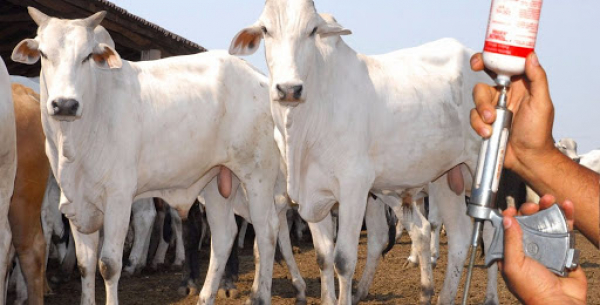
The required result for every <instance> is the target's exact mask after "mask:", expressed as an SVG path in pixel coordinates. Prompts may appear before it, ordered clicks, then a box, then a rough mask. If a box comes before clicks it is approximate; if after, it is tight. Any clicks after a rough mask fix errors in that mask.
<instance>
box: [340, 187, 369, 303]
mask: <svg viewBox="0 0 600 305" xmlns="http://www.w3.org/2000/svg"><path fill="white" fill-rule="evenodd" d="M368 193H369V188H368V187H363V186H359V185H349V186H348V188H347V189H346V188H344V186H343V185H342V189H341V194H340V208H339V215H340V216H339V225H340V227H339V232H338V235H337V240H336V244H335V250H334V267H335V271H336V273H337V275H338V282H339V287H340V297H339V304H351V303H352V277H353V276H354V269H355V268H356V258H357V255H358V254H357V251H358V241H359V238H360V230H361V227H362V221H363V217H364V216H365V208H366V205H367V195H368Z"/></svg>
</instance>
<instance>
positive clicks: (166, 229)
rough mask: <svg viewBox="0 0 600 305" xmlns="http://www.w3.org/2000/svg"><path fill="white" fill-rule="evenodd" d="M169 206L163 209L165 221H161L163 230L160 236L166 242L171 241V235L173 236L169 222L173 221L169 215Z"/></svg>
mask: <svg viewBox="0 0 600 305" xmlns="http://www.w3.org/2000/svg"><path fill="white" fill-rule="evenodd" d="M170 209H171V208H170V207H167V209H166V211H165V222H164V223H163V231H162V237H163V240H164V241H165V242H166V243H170V242H171V237H172V236H173V227H172V226H171V223H172V222H173V218H172V217H171V211H170Z"/></svg>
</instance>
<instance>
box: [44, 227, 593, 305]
mask: <svg viewBox="0 0 600 305" xmlns="http://www.w3.org/2000/svg"><path fill="white" fill-rule="evenodd" d="M441 243H442V244H441V246H440V248H441V249H440V250H441V253H440V259H439V262H438V266H437V268H436V269H435V270H434V276H435V292H436V294H435V296H434V302H435V301H436V300H437V294H438V293H439V291H440V289H441V286H442V283H443V275H444V271H445V268H446V255H447V243H446V238H445V237H442V240H441ZM577 243H578V244H577V247H578V248H579V249H580V250H581V263H582V266H583V267H584V269H585V272H586V275H587V277H588V287H589V290H588V304H600V251H598V250H597V249H596V248H594V246H593V245H592V244H591V243H589V242H588V241H587V240H586V239H585V238H584V237H583V235H581V234H577ZM294 250H295V252H296V255H295V258H296V262H297V263H298V266H299V268H300V271H301V273H302V275H303V276H304V279H305V281H306V284H307V296H308V303H309V304H319V303H320V283H319V269H318V267H317V263H316V260H315V253H314V250H313V248H312V244H311V243H309V242H302V243H300V244H299V246H295V247H294ZM409 251H410V240H409V238H408V236H407V234H404V236H403V238H402V240H401V242H400V243H399V244H397V245H396V246H395V247H394V248H393V249H392V251H390V253H388V254H387V255H386V257H385V259H384V260H383V262H382V264H381V265H380V267H379V269H378V271H377V274H376V275H375V280H374V282H373V285H372V287H371V289H370V291H369V296H368V298H367V300H366V301H365V302H364V303H363V304H416V303H418V300H419V292H420V285H419V277H420V274H419V271H418V269H416V268H415V269H403V268H402V266H403V264H404V262H405V260H406V257H407V256H408V254H409ZM366 253H367V249H366V234H365V232H363V234H362V236H361V240H360V247H359V263H358V266H357V273H356V275H355V283H356V282H357V281H358V279H359V278H360V274H361V272H362V268H363V266H364V264H365V260H366ZM201 259H202V262H201V274H203V275H204V274H205V273H206V268H207V267H208V251H202V252H201ZM253 261H254V260H253V258H252V251H251V243H250V242H249V241H248V242H247V243H246V248H245V249H244V250H243V251H241V252H240V264H241V265H240V279H239V281H238V282H237V286H238V289H240V292H241V297H242V298H241V299H238V300H225V299H217V302H216V303H217V304H243V301H244V300H245V299H246V298H248V296H249V294H250V288H251V286H252V278H253V274H254V264H253ZM476 264H477V265H476V267H475V270H474V274H473V282H472V287H471V297H470V300H469V303H470V304H481V303H482V302H483V300H484V298H485V283H486V272H485V269H484V268H483V267H482V264H483V259H482V258H479V259H478V260H477V262H476ZM50 272H52V270H50ZM180 281H181V272H175V271H164V272H158V273H153V274H149V273H145V274H142V275H141V276H139V277H134V278H125V279H121V281H120V285H119V298H120V302H121V304H125V305H128V304H145V305H149V304H178V305H192V304H196V302H197V300H198V296H188V297H181V296H179V295H178V294H177V288H178V285H179V283H180ZM463 282H464V272H463V279H462V281H461V286H460V288H459V296H461V295H462V286H463V285H464V284H463ZM336 284H337V283H336ZM80 293H81V285H80V283H79V280H78V279H77V280H72V281H70V282H69V283H66V284H63V285H61V286H60V287H57V288H55V289H54V292H53V294H52V295H50V296H48V297H46V304H50V305H52V304H77V303H79V298H80ZM498 293H499V297H500V304H517V303H518V302H517V300H516V299H515V298H514V297H513V296H512V295H511V294H510V292H509V291H508V290H507V289H506V286H505V284H504V281H503V280H502V278H499V279H498ZM96 300H97V303H98V304H103V303H104V285H103V281H102V278H101V277H97V279H96ZM294 301H295V300H294V289H293V287H292V284H291V280H290V278H289V275H288V273H287V267H286V266H285V263H283V262H282V265H280V264H276V265H275V268H274V278H273V301H272V303H273V304H294ZM459 301H460V297H458V298H457V302H459Z"/></svg>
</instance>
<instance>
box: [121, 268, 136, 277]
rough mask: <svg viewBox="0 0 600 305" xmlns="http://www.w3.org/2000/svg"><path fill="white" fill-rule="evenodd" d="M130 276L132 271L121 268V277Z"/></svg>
mask: <svg viewBox="0 0 600 305" xmlns="http://www.w3.org/2000/svg"><path fill="white" fill-rule="evenodd" d="M132 276H133V271H129V270H123V272H121V278H130V277H132Z"/></svg>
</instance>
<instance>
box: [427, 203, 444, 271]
mask: <svg viewBox="0 0 600 305" xmlns="http://www.w3.org/2000/svg"><path fill="white" fill-rule="evenodd" d="M428 201H429V216H428V217H427V220H428V221H429V226H430V228H431V240H430V243H431V244H430V247H429V249H430V252H431V268H435V266H436V265H437V261H438V258H439V257H440V231H441V230H442V218H441V216H440V213H439V209H438V203H437V202H435V200H431V196H430V199H429V200H428ZM442 204H444V203H443V202H442Z"/></svg>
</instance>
